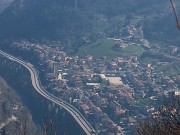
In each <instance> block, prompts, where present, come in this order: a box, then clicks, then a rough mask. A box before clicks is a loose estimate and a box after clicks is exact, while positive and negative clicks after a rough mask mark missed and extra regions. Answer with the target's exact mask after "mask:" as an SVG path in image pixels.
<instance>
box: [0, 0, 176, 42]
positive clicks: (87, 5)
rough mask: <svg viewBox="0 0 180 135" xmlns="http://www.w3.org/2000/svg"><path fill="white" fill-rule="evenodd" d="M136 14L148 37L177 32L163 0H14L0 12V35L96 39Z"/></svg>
mask: <svg viewBox="0 0 180 135" xmlns="http://www.w3.org/2000/svg"><path fill="white" fill-rule="evenodd" d="M136 17H141V18H142V19H141V22H139V23H140V24H139V25H143V26H144V29H145V35H146V36H147V37H148V38H150V39H151V38H152V39H154V38H157V35H158V39H161V40H163V39H164V37H167V36H168V35H167V32H168V33H169V32H171V31H172V34H171V35H176V34H177V31H176V28H175V21H174V18H173V16H172V9H171V8H170V5H169V2H168V1H167V2H165V1H164V0H158V1H157V0H151V1H147V0H141V1H139V0H111V1H105V0H98V1H97V0H91V1H89V0H61V1H59V0H23V1H22V0H15V1H14V3H13V4H12V5H11V6H10V7H9V8H7V9H6V11H5V12H4V13H3V14H2V15H0V20H1V21H0V29H1V31H0V38H1V39H5V38H15V39H17V38H27V39H36V40H42V39H49V40H54V39H56V40H61V41H69V42H71V43H72V42H79V40H80V38H81V37H89V38H92V39H93V38H97V36H96V35H98V33H105V34H106V35H109V36H118V34H119V31H118V29H119V28H120V27H121V26H122V25H123V24H124V22H125V21H126V20H130V19H133V18H136ZM169 17H170V18H171V20H172V21H169ZM116 31H117V32H116ZM169 37H170V38H172V36H170V35H169Z"/></svg>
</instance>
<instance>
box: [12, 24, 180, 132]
mask: <svg viewBox="0 0 180 135" xmlns="http://www.w3.org/2000/svg"><path fill="white" fill-rule="evenodd" d="M138 31H139V32H137V30H136V28H135V27H134V26H129V27H128V31H127V32H128V36H127V38H123V39H122V38H121V39H119V38H118V39H115V38H113V40H117V42H116V44H115V46H117V45H118V46H119V47H120V48H124V47H126V45H133V44H136V45H140V46H142V47H143V53H142V54H141V55H139V54H133V55H131V56H126V57H115V58H112V59H109V58H107V57H106V56H104V57H94V56H92V55H84V56H70V55H67V53H66V52H65V51H63V50H62V49H61V47H52V46H51V45H44V44H39V43H30V42H28V41H15V42H14V43H13V47H15V48H18V49H22V50H26V51H28V50H33V51H34V52H35V54H36V55H37V56H38V58H39V61H37V62H38V63H39V66H40V67H41V68H40V70H41V71H40V74H41V75H42V77H41V78H42V80H41V81H42V84H43V86H44V88H46V90H48V91H49V92H51V93H53V94H54V95H56V96H58V97H59V98H61V99H63V100H64V101H67V102H69V103H71V104H72V105H74V106H75V107H76V108H78V109H79V110H80V111H81V112H82V114H84V116H85V117H86V118H87V119H88V121H89V122H90V123H91V124H92V125H93V126H94V127H95V129H96V130H97V132H98V133H100V134H103V135H106V134H107V135H113V134H114V135H116V134H123V133H125V134H131V133H132V132H134V131H135V130H136V127H137V126H138V124H139V122H140V121H141V120H143V119H144V118H146V117H147V116H149V115H155V114H156V113H158V112H157V107H158V106H157V104H158V103H160V102H161V100H162V98H163V96H169V94H170V93H174V94H175V95H176V96H179V95H180V91H179V89H180V73H178V70H177V73H172V74H166V72H163V71H161V70H160V69H159V67H162V66H169V65H172V66H174V65H177V66H178V65H179V60H180V57H179V51H180V49H179V48H178V47H175V46H169V47H168V48H166V49H165V48H160V47H158V46H153V47H151V46H150V43H149V41H147V40H146V39H144V38H143V34H142V33H143V32H142V31H141V29H138ZM107 40H112V38H111V39H109V38H107ZM146 57H147V58H150V57H153V59H158V60H155V61H154V60H148V61H146V62H144V59H145V58H146ZM122 132H123V133H122Z"/></svg>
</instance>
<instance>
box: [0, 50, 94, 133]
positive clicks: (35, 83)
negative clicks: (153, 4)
mask: <svg viewBox="0 0 180 135" xmlns="http://www.w3.org/2000/svg"><path fill="white" fill-rule="evenodd" d="M0 54H1V55H3V56H4V57H6V58H8V59H10V60H12V61H15V62H17V63H19V64H21V65H23V66H24V67H26V68H27V69H28V71H29V72H30V74H31V80H32V85H33V87H34V88H35V90H36V91H37V92H38V93H40V94H41V95H42V96H43V97H45V98H46V99H48V100H50V101H52V102H53V103H55V104H57V105H58V106H61V107H63V108H64V109H65V110H67V111H68V112H69V113H70V114H71V115H72V116H73V118H74V119H75V120H76V121H77V123H78V124H79V125H80V126H81V128H82V129H83V130H84V132H85V133H86V134H87V135H97V132H96V131H95V130H94V129H93V127H92V126H91V125H90V123H89V122H88V121H87V120H86V119H85V118H84V116H83V115H82V114H81V113H80V112H79V111H78V110H77V109H76V108H75V107H74V106H72V105H71V104H69V103H67V102H65V101H63V100H61V99H59V98H57V97H56V96H54V95H52V94H51V93H49V92H47V91H46V90H45V89H44V88H43V87H42V86H41V83H40V81H39V77H38V73H37V71H36V69H35V68H34V66H33V65H32V64H30V63H28V62H25V61H23V60H20V59H18V58H16V57H14V56H12V55H10V54H8V53H5V52H3V51H1V50H0Z"/></svg>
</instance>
